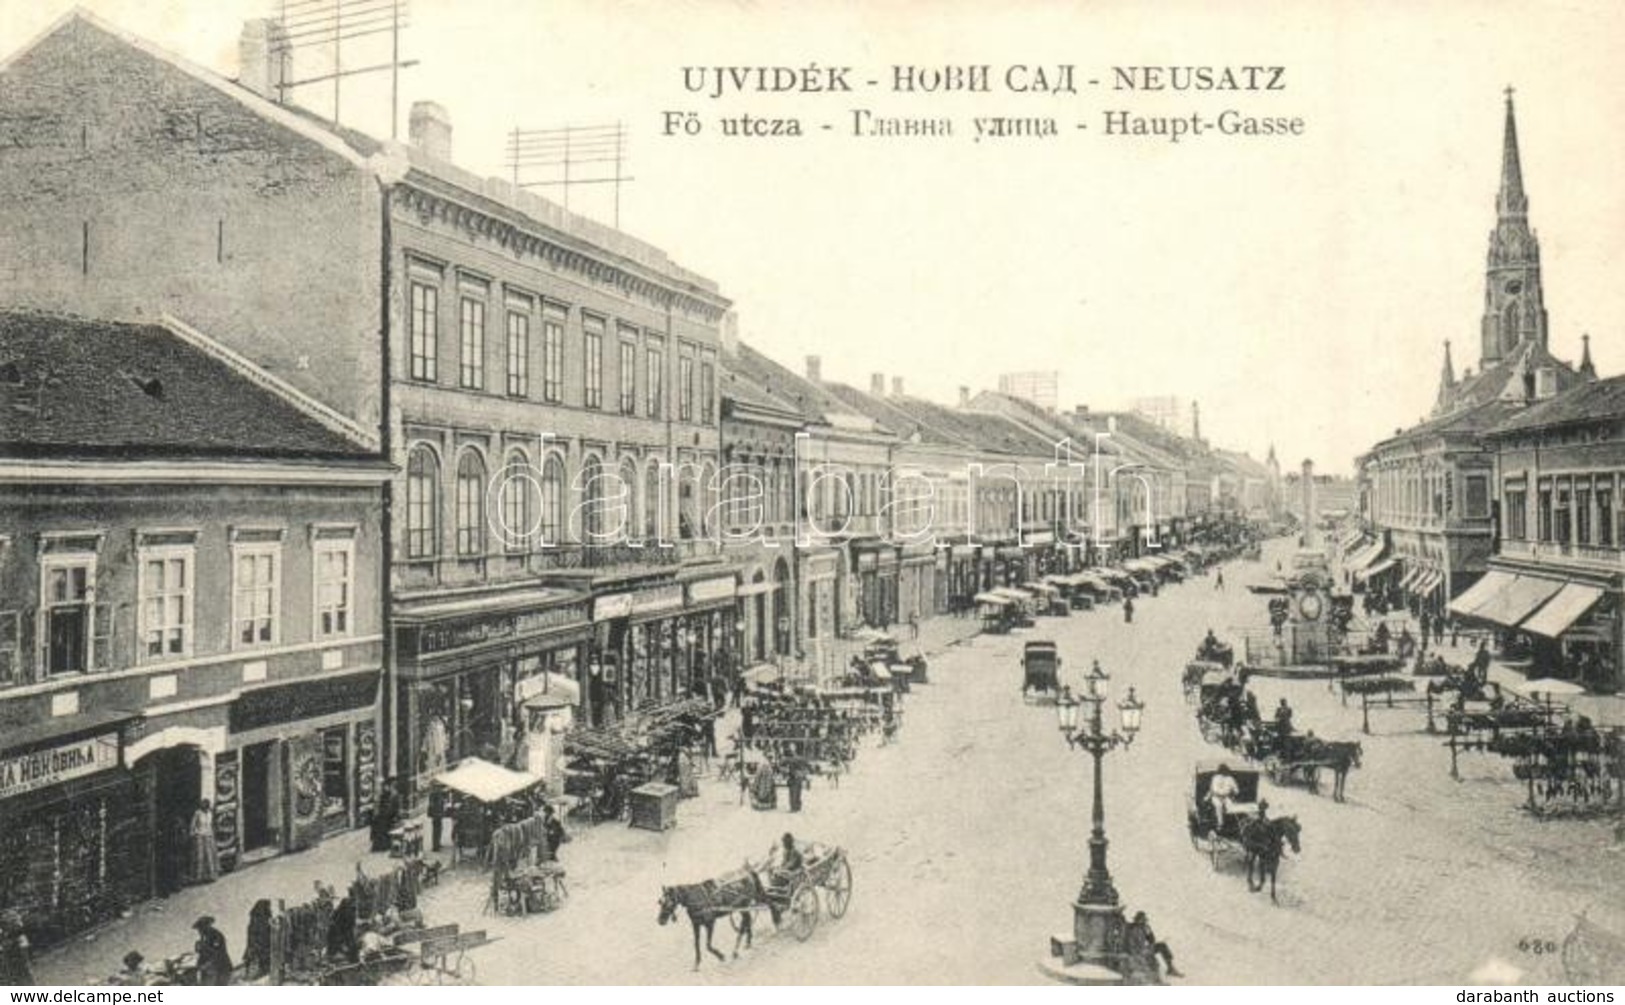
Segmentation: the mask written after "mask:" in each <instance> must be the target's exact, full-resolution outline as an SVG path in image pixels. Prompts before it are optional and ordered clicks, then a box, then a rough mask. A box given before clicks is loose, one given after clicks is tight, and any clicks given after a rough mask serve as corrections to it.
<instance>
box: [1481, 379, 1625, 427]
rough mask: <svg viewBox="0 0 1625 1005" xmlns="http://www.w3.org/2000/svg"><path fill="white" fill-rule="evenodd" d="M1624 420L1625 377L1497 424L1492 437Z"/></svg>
mask: <svg viewBox="0 0 1625 1005" xmlns="http://www.w3.org/2000/svg"><path fill="white" fill-rule="evenodd" d="M1621 416H1625V376H1622V377H1610V378H1608V379H1607V380H1598V381H1593V382H1591V383H1588V384H1581V385H1580V386H1578V387H1575V388H1571V389H1570V390H1568V391H1565V392H1564V393H1562V394H1559V395H1557V396H1556V397H1554V398H1547V399H1546V400H1545V401H1539V402H1536V403H1535V404H1533V405H1530V406H1529V407H1528V408H1526V409H1523V410H1522V411H1520V412H1518V413H1517V414H1516V415H1512V416H1510V417H1508V418H1507V419H1505V420H1504V421H1502V422H1501V423H1499V424H1497V425H1496V426H1495V428H1494V429H1492V430H1490V432H1489V435H1491V436H1497V435H1501V434H1504V433H1519V432H1528V431H1530V430H1536V429H1551V428H1554V427H1557V426H1566V425H1571V424H1577V423H1585V422H1595V421H1599V420H1607V419H1614V418H1619V417H1621Z"/></svg>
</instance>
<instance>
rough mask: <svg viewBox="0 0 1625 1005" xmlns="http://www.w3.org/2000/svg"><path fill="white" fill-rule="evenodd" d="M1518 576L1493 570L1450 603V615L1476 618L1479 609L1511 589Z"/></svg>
mask: <svg viewBox="0 0 1625 1005" xmlns="http://www.w3.org/2000/svg"><path fill="white" fill-rule="evenodd" d="M1517 578H1518V577H1517V576H1514V575H1513V574H1511V573H1509V572H1499V571H1497V570H1494V569H1491V570H1490V571H1489V572H1486V573H1484V577H1483V578H1482V579H1480V580H1479V581H1478V582H1476V583H1474V584H1473V585H1472V586H1470V587H1468V588H1467V591H1466V592H1465V593H1463V594H1462V595H1461V596H1459V597H1457V598H1456V599H1455V600H1452V601H1451V602H1450V613H1451V614H1459V615H1462V616H1463V617H1468V618H1471V617H1476V616H1477V612H1478V609H1479V608H1480V607H1483V606H1485V605H1487V604H1488V603H1489V602H1490V601H1492V600H1494V599H1495V598H1496V597H1497V596H1498V595H1499V594H1500V593H1501V591H1503V590H1506V589H1508V588H1510V587H1511V586H1512V584H1513V582H1514V581H1516V580H1517Z"/></svg>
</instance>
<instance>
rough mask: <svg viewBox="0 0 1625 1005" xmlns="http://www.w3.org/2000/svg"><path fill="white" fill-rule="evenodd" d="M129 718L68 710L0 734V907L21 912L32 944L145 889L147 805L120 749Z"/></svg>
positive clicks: (64, 934)
mask: <svg viewBox="0 0 1625 1005" xmlns="http://www.w3.org/2000/svg"><path fill="white" fill-rule="evenodd" d="M132 720H133V717H132V716H130V715H129V714H127V713H107V714H84V715H74V716H65V717H63V719H61V720H56V721H48V722H43V723H34V724H29V725H22V726H16V727H10V728H7V729H5V730H4V731H3V736H0V833H4V834H5V836H6V840H5V841H4V842H0V911H4V910H14V911H16V912H17V914H18V915H19V916H20V917H21V918H22V919H23V924H24V926H25V930H26V933H27V936H28V939H29V941H30V942H31V943H32V944H33V945H34V946H35V947H43V946H47V945H51V944H53V943H57V942H61V941H63V940H64V939H67V938H69V937H71V936H73V935H76V934H78V933H79V932H82V931H85V930H87V929H89V928H92V927H93V926H96V925H98V924H101V923H103V922H106V921H110V920H112V919H114V918H117V917H118V916H119V915H120V914H121V913H123V912H125V911H126V910H128V909H129V908H130V907H131V906H132V905H134V904H136V903H138V902H139V901H141V900H143V899H145V898H146V896H147V893H148V868H147V866H148V852H149V848H150V845H151V831H150V829H149V821H148V812H147V805H146V803H145V801H144V800H143V799H142V798H141V792H140V786H139V785H138V783H137V780H136V778H135V775H134V774H133V773H132V772H131V771H129V770H128V769H127V767H126V766H125V763H124V756H123V755H124V743H125V739H126V738H127V735H128V731H129V729H131V728H133V727H132Z"/></svg>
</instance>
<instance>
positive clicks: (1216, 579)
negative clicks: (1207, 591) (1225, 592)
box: [1213, 569, 1224, 590]
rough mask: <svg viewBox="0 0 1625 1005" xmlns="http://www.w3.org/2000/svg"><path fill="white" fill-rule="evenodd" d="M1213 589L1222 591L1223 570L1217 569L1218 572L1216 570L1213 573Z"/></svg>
mask: <svg viewBox="0 0 1625 1005" xmlns="http://www.w3.org/2000/svg"><path fill="white" fill-rule="evenodd" d="M1213 588H1214V589H1215V590H1222V589H1224V570H1223V569H1219V570H1217V571H1216V572H1214V573H1213Z"/></svg>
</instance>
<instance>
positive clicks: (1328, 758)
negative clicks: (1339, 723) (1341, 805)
mask: <svg viewBox="0 0 1625 1005" xmlns="http://www.w3.org/2000/svg"><path fill="white" fill-rule="evenodd" d="M1361 753H1362V751H1361V749H1360V744H1359V742H1358V741H1354V742H1348V741H1341V740H1334V741H1329V742H1326V743H1322V744H1321V745H1320V747H1319V749H1317V750H1316V751H1315V757H1316V758H1317V759H1318V760H1320V761H1323V762H1325V764H1326V767H1328V768H1330V769H1331V772H1332V798H1333V799H1334V800H1336V801H1337V802H1342V801H1343V784H1344V783H1345V782H1347V781H1348V777H1349V769H1350V768H1358V767H1359V766H1360V754H1361Z"/></svg>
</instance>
